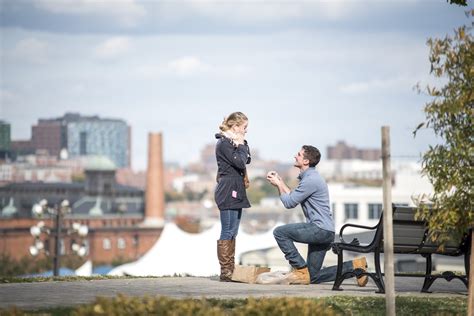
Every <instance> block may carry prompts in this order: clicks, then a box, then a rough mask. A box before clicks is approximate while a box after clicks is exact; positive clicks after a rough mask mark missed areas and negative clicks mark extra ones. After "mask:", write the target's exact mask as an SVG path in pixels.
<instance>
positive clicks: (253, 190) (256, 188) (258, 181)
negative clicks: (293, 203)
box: [247, 177, 278, 204]
mask: <svg viewBox="0 0 474 316" xmlns="http://www.w3.org/2000/svg"><path fill="white" fill-rule="evenodd" d="M269 196H278V190H277V189H276V188H275V187H274V186H273V185H271V184H270V183H269V182H268V181H267V180H266V179H265V178H263V177H257V178H255V179H252V181H251V183H250V188H248V190H247V198H248V199H249V201H250V203H251V204H258V203H260V201H261V200H262V199H263V198H264V197H269Z"/></svg>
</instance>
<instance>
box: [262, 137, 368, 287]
mask: <svg viewBox="0 0 474 316" xmlns="http://www.w3.org/2000/svg"><path fill="white" fill-rule="evenodd" d="M320 159H321V153H320V152H319V150H318V149H317V148H316V147H313V146H309V145H304V146H303V147H302V148H301V149H300V151H298V153H297V154H296V155H295V163H294V166H295V167H296V168H298V169H300V174H299V176H298V180H299V183H298V186H297V187H296V188H295V189H294V190H290V189H289V188H288V186H287V185H286V184H285V183H284V182H283V180H282V179H281V177H280V176H279V175H278V173H276V172H275V171H270V172H268V174H267V180H268V181H269V182H270V183H271V184H272V185H274V186H275V187H277V188H278V191H279V193H280V200H281V201H282V203H283V205H284V206H285V208H288V209H290V208H294V207H296V206H297V205H298V204H301V208H302V209H303V213H304V216H305V218H306V223H296V224H287V225H282V226H279V227H277V228H275V230H274V231H273V235H274V236H275V239H276V241H277V243H278V246H279V247H280V249H281V251H282V252H283V253H284V254H285V258H286V259H287V260H288V262H289V263H290V265H291V266H292V267H293V271H292V272H291V273H290V274H289V275H288V280H289V282H290V284H309V283H321V282H329V281H334V280H335V279H336V271H337V267H336V266H332V267H327V268H323V269H321V267H322V265H323V261H324V257H325V256H326V252H327V251H328V250H329V249H330V246H331V243H332V242H333V241H334V235H335V233H334V230H335V229H334V220H333V217H332V213H331V210H330V208H329V205H330V204H329V192H328V186H327V184H326V182H325V180H324V179H323V177H322V176H321V175H320V174H319V173H318V171H316V169H315V167H316V165H317V164H318V163H319V161H320ZM295 242H299V243H304V244H307V245H308V254H307V257H306V261H305V259H303V257H302V256H301V255H300V253H299V252H298V250H297V249H296V247H295V244H294V243H295ZM354 269H362V270H364V271H366V270H367V261H366V259H365V257H362V258H358V259H354V260H353V261H347V262H344V265H343V271H342V272H343V273H345V272H349V271H353V270H354ZM367 281H368V278H367V276H365V275H363V276H360V277H359V278H358V279H357V284H358V285H359V286H365V285H366V284H367Z"/></svg>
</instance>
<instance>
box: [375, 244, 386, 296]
mask: <svg viewBox="0 0 474 316" xmlns="http://www.w3.org/2000/svg"><path fill="white" fill-rule="evenodd" d="M374 261H375V276H374V277H373V279H374V282H375V285H377V287H378V289H379V290H378V291H377V292H376V293H381V294H383V293H385V284H384V282H383V277H382V270H381V269H380V249H376V250H375V252H374Z"/></svg>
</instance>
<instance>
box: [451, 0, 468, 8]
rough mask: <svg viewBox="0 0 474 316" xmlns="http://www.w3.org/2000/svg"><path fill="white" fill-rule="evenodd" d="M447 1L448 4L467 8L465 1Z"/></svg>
mask: <svg viewBox="0 0 474 316" xmlns="http://www.w3.org/2000/svg"><path fill="white" fill-rule="evenodd" d="M448 1H449V4H453V3H454V4H457V5H460V6H463V7H465V6H467V0H448Z"/></svg>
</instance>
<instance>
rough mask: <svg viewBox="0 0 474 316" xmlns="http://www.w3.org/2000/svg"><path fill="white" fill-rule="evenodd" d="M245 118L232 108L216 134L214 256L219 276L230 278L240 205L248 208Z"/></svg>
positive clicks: (223, 279)
mask: <svg viewBox="0 0 474 316" xmlns="http://www.w3.org/2000/svg"><path fill="white" fill-rule="evenodd" d="M247 126H248V119H247V116H245V114H244V113H242V112H234V113H232V114H230V115H229V116H228V117H226V118H225V119H224V121H223V122H222V124H221V126H219V129H220V133H218V134H216V138H217V144H216V160H217V187H216V190H215V194H214V197H215V200H216V204H217V207H218V208H219V211H220V219H221V226H222V227H221V236H220V239H219V240H218V241H217V258H218V259H219V264H220V266H221V275H220V280H221V281H225V282H229V281H231V279H232V272H233V271H234V264H235V263H234V257H235V237H236V236H237V233H238V230H239V225H240V218H241V216H242V208H249V207H250V203H249V201H248V199H247V194H246V192H245V189H246V188H247V187H248V178H247V172H246V165H247V164H249V163H250V149H249V146H248V144H247V141H246V140H245V134H246V133H247Z"/></svg>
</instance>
